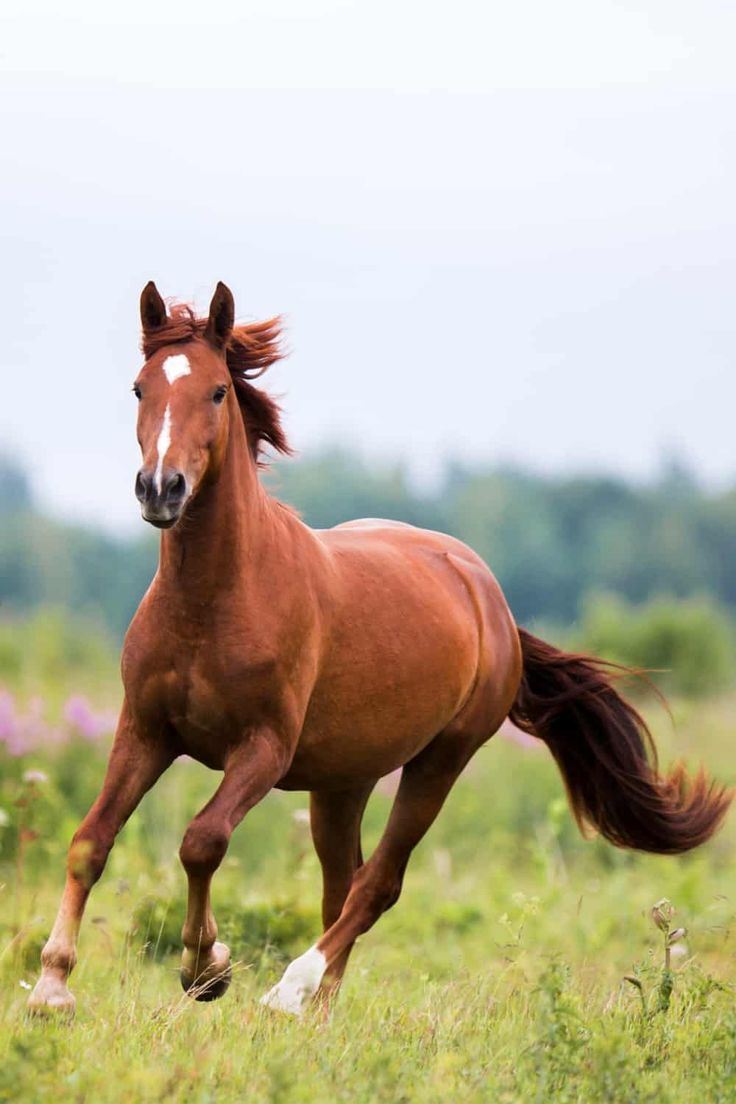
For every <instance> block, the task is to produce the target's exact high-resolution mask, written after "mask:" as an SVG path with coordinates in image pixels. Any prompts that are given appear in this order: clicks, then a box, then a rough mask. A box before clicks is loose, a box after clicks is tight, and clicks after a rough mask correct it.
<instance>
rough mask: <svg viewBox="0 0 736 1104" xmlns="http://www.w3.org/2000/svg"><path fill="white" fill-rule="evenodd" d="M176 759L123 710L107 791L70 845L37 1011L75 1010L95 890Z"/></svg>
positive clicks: (34, 996) (32, 1004) (32, 1000)
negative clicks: (82, 941)
mask: <svg viewBox="0 0 736 1104" xmlns="http://www.w3.org/2000/svg"><path fill="white" fill-rule="evenodd" d="M173 758H174V755H173V752H172V751H171V749H170V748H169V747H168V746H167V745H166V744H165V742H163V741H161V742H156V741H148V740H143V739H141V737H140V736H139V734H138V733H137V731H136V729H135V727H134V724H133V721H132V719H131V717H130V714H129V712H128V710H127V707H126V706H123V711H122V713H121V715H120V720H119V722H118V728H117V732H116V734H115V740H114V742H113V747H112V751H111V753H110V760H109V762H108V765H107V771H106V774H105V780H104V782H103V785H102V789H101V790H100V794H99V796H98V798H97V800H96V801H95V803H94V805H93V806H92V808H91V809H90V811H89V812H88V813H87V816H86V817H85V818H84V820H83V821H82V823H81V825H80V826H79V828H78V830H77V831H76V832H75V834H74V837H73V839H72V842H71V845H70V847H69V853H68V858H67V875H66V884H65V887H64V893H63V896H62V899H61V905H60V906H59V912H58V914H57V917H56V921H55V923H54V926H53V929H52V931H51V935H50V937H49V939H48V942H47V943H46V946H45V947H44V949H43V951H42V952H41V965H42V971H41V976H40V978H39V979H38V981H37V982H36V986H35V988H34V990H33V992H32V993H31V995H30V997H29V999H28V1006H29V1008H30V1009H31V1010H32V1011H34V1012H43V1011H45V1010H49V1009H54V1010H58V1011H60V1012H66V1013H72V1012H73V1011H74V1004H75V1002H74V997H73V996H72V994H71V993H70V992H69V989H68V987H67V979H68V977H69V974H70V973H71V972H72V970H73V969H74V966H75V964H76V960H77V950H76V945H77V936H78V934H79V928H80V925H81V922H82V914H83V913H84V907H85V904H86V903H87V898H88V896H89V893H90V890H91V889H92V886H93V885H94V884H95V882H96V881H97V880H98V878H99V877H100V875H101V874H102V871H103V869H104V867H105V863H106V862H107V856H108V855H109V853H110V850H111V848H112V845H113V842H114V840H115V837H116V835H117V834H118V832H119V831H120V829H121V828H122V826H123V824H125V822H126V820H127V819H128V817H129V816H130V814H131V813H132V812H133V810H134V809H135V808H136V806H137V805H138V803H139V802H140V800H141V798H142V797H143V795H144V794H145V793H146V791H147V790H149V789H150V788H151V786H152V785H153V784H154V782H155V781H156V779H157V778H159V776H160V775H161V774H162V773H163V771H164V770H166V768H167V767H168V766H169V765H170V763H171V762H172V760H173Z"/></svg>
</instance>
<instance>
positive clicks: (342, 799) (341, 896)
mask: <svg viewBox="0 0 736 1104" xmlns="http://www.w3.org/2000/svg"><path fill="white" fill-rule="evenodd" d="M372 789H373V785H372V784H371V785H368V786H360V787H356V788H355V789H351V790H341V791H339V792H335V793H333V792H314V793H312V794H311V795H310V803H309V813H310V822H311V827H312V840H313V842H314V848H315V851H316V852H317V857H318V858H319V861H320V864H321V866H322V924H323V927H324V930H325V931H328V930H329V928H331V927H332V925H333V924H334V923H335V921H336V920H337V919H338V917H339V915H340V913H341V912H342V907H343V905H344V904H345V900H346V898H347V895H348V893H349V892H350V886H351V884H352V881H353V876H354V875H355V871H356V870H357V869H358V867H360V866H362V865H363V853H362V850H361V846H360V824H361V821H362V819H363V813H364V811H365V807H366V803H367V801H368V798H369V796H370V793H371V790H372ZM351 950H352V946H350V947H346V948H345V950H344V951H343V952H342V954H341V955H340V956H339V957H338V958H337V959H335V961H334V962H333V963H331V965H330V969H329V972H328V973H326V974H325V976H324V977H323V979H322V985H321V991H322V992H323V993H324V994H325V996H326V997H327V998H328V999H329V998H330V997H332V996H333V995H334V993H335V992H336V991H337V989H338V988H339V985H340V982H341V980H342V975H343V974H344V972H345V967H346V966H347V962H348V958H349V956H350V951H351Z"/></svg>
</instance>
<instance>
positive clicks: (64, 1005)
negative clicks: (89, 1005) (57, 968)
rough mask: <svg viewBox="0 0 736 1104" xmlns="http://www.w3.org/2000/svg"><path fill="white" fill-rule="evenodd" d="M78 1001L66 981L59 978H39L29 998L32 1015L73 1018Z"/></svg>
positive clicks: (29, 1008)
mask: <svg viewBox="0 0 736 1104" xmlns="http://www.w3.org/2000/svg"><path fill="white" fill-rule="evenodd" d="M76 1004H77V1002H76V1001H75V999H74V995H73V994H72V993H70V992H69V990H68V989H67V987H66V982H63V981H60V980H59V979H58V978H44V977H42V978H39V980H38V981H37V982H36V987H35V989H34V990H33V992H32V993H31V995H30V997H29V998H28V1006H27V1007H28V1011H29V1013H30V1014H31V1015H32V1016H58V1017H59V1018H66V1019H71V1018H72V1016H73V1015H74V1010H75V1008H76Z"/></svg>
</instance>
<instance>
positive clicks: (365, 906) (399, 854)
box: [262, 729, 488, 1015]
mask: <svg viewBox="0 0 736 1104" xmlns="http://www.w3.org/2000/svg"><path fill="white" fill-rule="evenodd" d="M486 731H488V730H486ZM482 742H483V740H478V739H476V738H475V737H474V736H472V735H471V734H470V733H467V732H465V733H460V732H458V730H457V729H454V730H452V731H451V730H450V729H448V730H446V731H445V732H443V733H442V734H441V735H440V736H438V737H437V738H436V739H435V740H434V741H433V742H432V743H431V744H430V745H429V746H428V747H426V748H425V749H424V751H422V752H421V753H420V754H419V755H418V756H417V757H416V758H415V759H412V760H411V762H410V763H407V764H406V766H405V767H404V770H403V772H402V776H401V783H400V785H399V789H398V793H397V795H396V799H395V801H394V804H393V807H392V809H391V814H390V816H389V820H388V824H387V825H386V829H385V831H384V833H383V836H382V837H381V840H380V842H379V844H378V846H377V848H376V850H375V851H374V853H373V855H371V857H370V859H369V860H368V861H367V862H366V863H365V864H364V865H362V866H360V867H359V868H358V869H357V870H356V871H355V873H354V875H353V877H352V880H351V883H350V889H349V891H348V893H347V896H346V898H345V901H344V904H343V906H342V908H341V910H340V914H339V916H338V917H337V919H336V920H335V921H334V923H332V924H331V926H330V927H329V928H328V929H327V931H326V932H325V933H324V934H323V935H322V937H321V938H320V939H319V940H318V941H317V942H316V943H315V945H314V946H313V947H310V949H309V950H308V951H306V952H305V954H303V955H301V956H300V958H297V959H295V960H294V961H293V962H292V963H291V964H290V965H289V966H288V967H287V969H286V972H285V973H284V975H283V977H282V979H281V981H280V982H279V983H278V984H277V985H275V986H274V987H273V989H271V990H270V991H269V992H268V993H267V994H266V995H265V997H263V999H262V1003H263V1004H265V1005H267V1006H268V1007H270V1008H274V1009H277V1010H278V1011H282V1012H290V1013H292V1014H295V1015H301V1013H302V1012H303V1011H304V1009H305V1008H306V1007H307V1005H308V1004H309V1002H310V1001H311V999H312V997H314V995H315V993H317V991H318V989H319V988H320V985H321V984H322V983H323V981H324V980H325V979H327V978H329V977H330V976H331V975H333V976H334V974H335V973H336V972H340V967H341V965H342V969H344V965H345V962H346V961H347V955H348V954H349V953H350V949H351V948H352V946H353V944H354V942H355V940H356V939H357V938H358V936H359V935H362V934H363V933H364V932H366V931H368V929H369V928H371V927H372V926H373V925H374V924H375V922H376V920H378V918H379V917H380V916H381V914H382V913H384V912H385V911H386V910H387V909H389V908H391V906H392V905H393V904H395V902H396V901H397V900H398V898H399V894H400V893H401V886H402V882H403V878H404V872H405V870H406V866H407V863H408V861H409V857H410V855H411V852H412V851H413V850H414V848H415V847H416V845H417V844H418V843H419V841H420V840H421V839H422V837H423V836H424V835H425V833H426V832H427V830H428V829H429V828H430V826H431V825H432V823H433V822H434V820H435V818H436V816H437V814H438V813H439V811H440V809H441V808H442V805H443V804H444V801H445V798H446V797H447V795H448V794H449V792H450V790H451V789H452V786H453V784H454V783H455V781H456V779H457V777H458V775H459V774H460V772H461V771H462V769H463V767H464V766H465V764H466V763H467V762H468V759H469V758H470V757H471V755H472V754H473V752H474V751H475V749H476V748H477V747H478V746H479V744H480V743H482ZM340 976H341V972H340Z"/></svg>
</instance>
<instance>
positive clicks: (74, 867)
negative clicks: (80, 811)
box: [67, 825, 113, 889]
mask: <svg viewBox="0 0 736 1104" xmlns="http://www.w3.org/2000/svg"><path fill="white" fill-rule="evenodd" d="M112 844H113V840H112V839H108V838H107V837H106V836H105V835H103V834H101V833H98V832H95V831H93V830H91V829H90V828H87V827H85V826H84V825H83V826H82V827H81V828H79V829H78V831H76V832H75V833H74V836H73V837H72V842H71V844H70V845H69V852H68V855H67V869H68V871H69V874H70V875H71V876H72V877H73V878H74V879H75V880H76V881H78V882H81V883H82V884H83V885H84V886H86V888H87V889H90V888H91V887H92V886H93V885H94V884H95V882H96V881H98V880H99V878H100V876H101V875H102V871H103V870H104V869H105V863H106V862H107V857H108V855H109V854H110V851H111V850H112Z"/></svg>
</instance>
